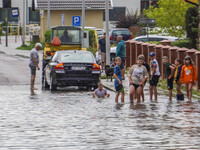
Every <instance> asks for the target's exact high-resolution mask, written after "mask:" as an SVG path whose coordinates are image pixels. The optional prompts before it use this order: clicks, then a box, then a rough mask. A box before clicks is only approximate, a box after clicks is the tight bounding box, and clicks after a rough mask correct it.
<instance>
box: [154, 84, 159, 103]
mask: <svg viewBox="0 0 200 150" xmlns="http://www.w3.org/2000/svg"><path fill="white" fill-rule="evenodd" d="M153 92H154V98H155V101H157V100H158V96H157V95H158V94H157V87H156V86H153Z"/></svg>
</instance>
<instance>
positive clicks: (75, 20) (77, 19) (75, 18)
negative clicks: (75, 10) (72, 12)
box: [72, 16, 81, 27]
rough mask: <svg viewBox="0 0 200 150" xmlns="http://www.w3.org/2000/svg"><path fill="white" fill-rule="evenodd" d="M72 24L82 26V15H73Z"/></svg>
mask: <svg viewBox="0 0 200 150" xmlns="http://www.w3.org/2000/svg"><path fill="white" fill-rule="evenodd" d="M72 25H73V26H77V27H80V26H81V17H80V16H73V17H72Z"/></svg>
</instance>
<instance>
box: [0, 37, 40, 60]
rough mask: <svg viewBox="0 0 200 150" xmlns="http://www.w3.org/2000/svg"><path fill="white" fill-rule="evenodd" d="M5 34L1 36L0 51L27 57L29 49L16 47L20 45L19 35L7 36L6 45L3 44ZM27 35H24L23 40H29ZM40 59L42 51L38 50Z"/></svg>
mask: <svg viewBox="0 0 200 150" xmlns="http://www.w3.org/2000/svg"><path fill="white" fill-rule="evenodd" d="M5 38H6V37H5V36H1V44H0V52H1V53H5V54H6V55H13V56H22V57H26V58H29V55H30V51H29V50H18V49H16V48H17V47H20V46H21V45H22V39H21V36H17V38H16V39H15V36H8V46H7V47H6V46H5V45H6V44H5ZM29 40H30V39H29V36H26V39H25V41H29ZM39 56H40V59H41V58H42V51H39Z"/></svg>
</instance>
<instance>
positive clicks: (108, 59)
mask: <svg viewBox="0 0 200 150" xmlns="http://www.w3.org/2000/svg"><path fill="white" fill-rule="evenodd" d="M105 8H106V10H105V18H106V65H110V38H109V0H106V3H105Z"/></svg>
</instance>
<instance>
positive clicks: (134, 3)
mask: <svg viewBox="0 0 200 150" xmlns="http://www.w3.org/2000/svg"><path fill="white" fill-rule="evenodd" d="M140 1H141V0H113V7H126V8H127V10H128V11H129V12H132V11H133V12H135V11H136V10H137V9H138V11H139V12H140Z"/></svg>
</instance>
